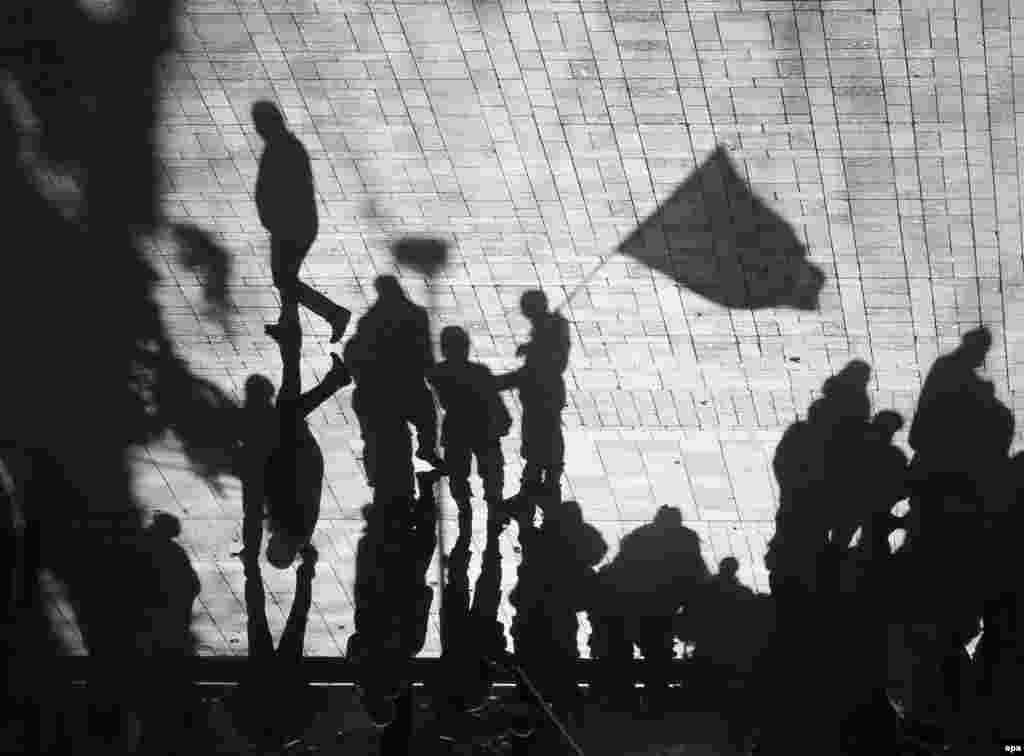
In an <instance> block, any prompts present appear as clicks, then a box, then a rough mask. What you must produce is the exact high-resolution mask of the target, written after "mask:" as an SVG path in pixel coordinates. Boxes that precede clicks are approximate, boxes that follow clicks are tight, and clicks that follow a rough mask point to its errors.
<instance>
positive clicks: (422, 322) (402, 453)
mask: <svg viewBox="0 0 1024 756" xmlns="http://www.w3.org/2000/svg"><path fill="white" fill-rule="evenodd" d="M374 286H375V288H376V290H377V300H376V301H375V302H374V303H373V305H371V306H370V308H369V310H367V312H366V314H364V315H363V317H361V318H360V319H359V322H358V323H357V324H356V330H355V333H354V334H353V335H352V337H351V338H350V339H349V340H348V342H347V343H346V344H345V349H344V355H345V364H346V366H347V367H348V369H349V370H350V371H351V373H352V376H353V378H354V379H355V383H356V387H355V390H354V391H353V394H352V409H353V411H354V412H355V414H356V417H357V418H358V420H359V430H360V433H361V435H362V438H363V466H364V468H365V470H366V478H367V483H368V484H369V485H370V486H372V487H373V488H374V489H375V496H376V495H380V496H382V497H384V498H385V499H388V498H403V497H405V498H408V497H410V496H412V494H413V462H412V450H411V444H412V439H411V437H410V435H409V425H412V426H413V427H414V428H415V429H416V436H417V451H416V456H417V457H419V458H420V459H423V460H425V461H427V462H430V463H431V464H433V465H435V466H438V465H440V464H441V460H440V455H439V454H438V451H437V442H438V439H437V408H436V406H435V404H434V397H433V394H431V392H430V389H429V387H428V386H427V383H426V378H427V375H428V373H429V371H430V370H431V369H432V368H433V367H434V363H435V360H434V352H433V346H432V345H431V341H430V319H429V316H428V315H427V311H426V310H425V309H423V308H422V307H421V306H419V305H418V304H416V303H415V302H413V301H411V300H410V299H409V297H408V296H407V295H406V293H405V291H404V290H403V289H402V287H401V284H400V283H399V282H398V280H397V279H396V278H395V277H394V276H390V275H383V276H378V277H377V279H376V280H375V281H374ZM406 447H410V448H409V449H408V451H407V450H406ZM378 468H380V469H381V470H386V471H387V472H386V474H383V475H378Z"/></svg>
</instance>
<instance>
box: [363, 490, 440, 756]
mask: <svg viewBox="0 0 1024 756" xmlns="http://www.w3.org/2000/svg"><path fill="white" fill-rule="evenodd" d="M416 477H417V484H418V487H419V496H418V497H417V498H416V499H410V498H405V499H404V500H395V499H385V498H384V495H383V494H382V493H381V491H380V490H379V489H378V490H376V491H375V492H374V498H373V501H372V502H370V503H369V504H367V505H366V506H365V507H364V508H363V516H364V518H365V522H366V527H365V529H364V531H363V535H362V537H361V538H360V539H359V545H358V546H357V548H356V579H355V630H356V632H355V633H354V634H353V635H352V636H351V637H350V638H349V641H348V649H347V653H346V656H347V658H348V659H349V661H350V662H351V663H352V664H353V666H354V669H355V675H356V678H357V685H358V687H359V691H360V695H361V698H362V703H363V707H364V709H365V710H366V712H367V714H368V715H369V716H370V719H371V720H372V721H373V723H374V726H376V727H377V728H378V730H379V731H380V734H381V747H382V749H383V750H382V752H384V753H404V752H406V750H403V749H408V745H409V738H410V737H411V735H412V732H411V728H412V722H411V717H412V710H411V695H412V688H411V685H410V682H409V670H408V663H409V660H410V659H412V658H413V657H415V656H416V655H417V654H418V653H419V652H420V651H421V650H422V649H423V645H424V643H425V642H426V634H427V623H428V620H429V616H430V606H431V604H432V602H433V591H432V590H431V588H430V587H429V586H428V584H427V570H428V568H429V566H430V561H431V558H432V557H433V554H434V550H435V548H436V546H437V536H436V524H437V520H436V517H437V502H436V499H435V494H434V486H435V485H436V483H437V481H438V480H439V479H440V473H438V472H437V471H436V470H435V471H431V472H424V473H418V474H417V476H416Z"/></svg>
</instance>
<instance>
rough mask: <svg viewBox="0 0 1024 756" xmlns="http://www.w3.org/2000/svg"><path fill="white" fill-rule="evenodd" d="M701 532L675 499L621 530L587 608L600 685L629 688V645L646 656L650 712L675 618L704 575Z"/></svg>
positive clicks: (616, 695)
mask: <svg viewBox="0 0 1024 756" xmlns="http://www.w3.org/2000/svg"><path fill="white" fill-rule="evenodd" d="M709 576H710V575H709V572H708V568H707V565H705V564H704V559H703V557H702V556H701V553H700V536H698V535H697V533H696V532H694V531H693V530H691V529H690V528H688V527H686V526H685V525H683V519H682V513H681V512H680V511H679V510H678V509H676V508H675V507H668V506H663V507H659V509H658V511H657V513H656V514H655V516H654V519H653V520H652V521H651V522H649V523H647V524H646V525H641V526H640V527H639V528H637V529H636V530H634V531H632V532H631V533H629V534H627V535H626V536H625V537H624V538H623V539H622V543H621V545H620V548H619V553H618V554H617V555H616V557H615V559H614V560H612V561H611V562H610V563H609V564H607V565H605V566H604V567H603V568H601V570H600V571H599V572H598V576H597V586H598V593H597V594H596V596H595V602H594V604H593V605H592V606H591V607H588V609H589V612H588V613H589V617H590V624H591V627H592V628H593V631H592V634H591V653H592V655H593V657H594V658H595V659H599V660H600V661H601V667H602V670H603V674H602V675H601V683H602V685H601V687H603V688H604V690H603V691H601V692H602V693H604V694H605V695H607V696H609V697H611V698H612V699H613V700H614V699H619V700H621V697H622V694H624V693H628V692H630V691H632V690H633V677H632V675H633V647H634V645H635V646H636V647H638V648H639V649H640V652H641V654H643V658H644V660H645V662H646V663H645V665H644V669H645V680H644V693H645V698H646V705H647V708H648V709H649V711H650V712H651V713H658V712H661V711H663V710H664V708H665V707H666V705H667V700H666V699H667V695H668V683H669V678H668V670H669V666H670V665H671V663H672V659H673V657H674V654H675V649H674V621H675V615H676V612H677V611H678V610H679V609H680V607H682V606H684V605H688V606H687V609H692V606H689V605H690V604H691V603H692V602H694V601H695V600H696V599H697V598H698V596H699V594H700V592H701V588H702V587H703V584H704V582H705V581H706V580H707V579H708V578H709Z"/></svg>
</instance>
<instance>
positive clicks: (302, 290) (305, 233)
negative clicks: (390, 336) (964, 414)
mask: <svg viewBox="0 0 1024 756" xmlns="http://www.w3.org/2000/svg"><path fill="white" fill-rule="evenodd" d="M252 121H253V125H254V126H255V127H256V133H257V134H259V135H260V137H261V138H262V139H263V141H264V142H265V143H266V148H265V149H264V150H263V155H262V156H261V157H260V165H259V173H258V174H257V176H256V192H255V195H256V196H255V198H256V209H257V210H258V211H259V217H260V223H262V224H263V227H264V228H266V229H267V231H269V232H270V270H271V274H272V275H273V280H274V286H276V287H277V289H278V291H279V292H280V294H281V303H282V306H281V319H280V320H279V322H278V324H277V325H276V326H274V325H271V326H268V327H267V332H268V333H270V334H271V335H273V334H272V332H273V331H274V329H275V328H277V327H280V326H287V325H290V324H289V322H288V320H287V319H289V318H292V317H294V318H296V319H297V318H298V309H297V308H298V305H299V304H301V305H303V306H304V307H306V308H308V309H309V310H311V311H313V312H315V313H316V314H317V315H319V316H320V317H321V318H323V319H324V320H326V321H327V322H328V323H329V324H330V326H331V343H332V344H334V343H337V342H338V341H341V337H342V336H343V335H344V333H345V328H346V327H347V326H348V322H349V319H350V318H351V316H352V313H351V312H349V311H348V310H347V309H345V308H344V307H342V306H340V305H338V304H335V303H334V302H332V301H331V300H330V299H328V298H327V297H326V296H324V295H323V294H321V293H320V292H318V291H317V290H316V289H314V288H312V287H311V286H309V285H308V284H306V283H304V282H302V281H301V280H299V269H300V268H301V267H302V263H303V261H304V260H305V259H306V255H307V254H309V249H310V247H312V246H313V242H314V241H315V240H316V235H317V232H318V231H319V219H318V217H317V208H316V189H315V187H314V185H313V170H312V167H311V165H310V161H309V155H308V153H307V152H306V148H305V147H303V146H302V142H300V141H299V140H298V138H297V137H296V136H295V135H294V134H293V133H291V132H290V131H289V130H288V128H287V127H286V126H285V122H284V115H283V114H282V113H281V111H280V110H279V109H278V107H277V106H276V105H274V104H273V103H272V102H268V101H266V100H261V101H259V102H256V103H254V104H253V106H252Z"/></svg>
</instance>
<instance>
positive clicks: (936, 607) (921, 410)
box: [902, 327, 1014, 742]
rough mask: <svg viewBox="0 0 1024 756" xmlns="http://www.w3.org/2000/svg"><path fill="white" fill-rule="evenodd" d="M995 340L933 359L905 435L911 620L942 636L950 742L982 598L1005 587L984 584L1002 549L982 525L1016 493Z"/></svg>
mask: <svg viewBox="0 0 1024 756" xmlns="http://www.w3.org/2000/svg"><path fill="white" fill-rule="evenodd" d="M991 344H992V335H991V333H990V331H989V330H988V328H986V327H980V328H976V329H974V330H972V331H969V332H968V333H966V334H964V335H963V337H962V339H961V344H960V345H959V346H958V347H957V348H956V349H955V350H953V352H951V353H949V354H946V355H943V356H941V357H939V358H938V359H937V360H936V361H935V364H934V365H933V366H932V368H931V370H930V371H929V373H928V376H927V378H926V379H925V382H924V385H923V386H922V388H921V395H920V397H919V399H918V405H917V410H916V412H915V414H914V420H913V422H912V423H911V426H910V434H909V439H908V440H909V443H910V446H911V448H912V449H913V450H914V457H913V460H912V462H911V466H910V485H911V490H912V495H911V498H910V512H909V515H908V517H909V527H908V533H907V540H906V543H905V545H904V549H903V551H904V552H905V553H904V554H903V555H902V556H903V559H902V562H903V563H904V564H905V565H907V567H908V569H909V575H910V576H911V585H915V584H916V585H917V586H918V593H917V601H916V602H915V605H916V606H917V607H918V610H919V611H918V616H917V617H916V618H914V619H916V620H917V622H918V623H919V624H925V625H930V626H932V627H933V628H934V630H935V632H936V633H937V642H936V643H935V644H934V645H933V646H932V649H931V650H932V652H933V654H934V657H939V658H933V660H934V663H935V664H936V665H937V666H938V667H940V669H941V687H942V701H941V702H936V703H935V707H936V709H937V711H936V712H935V713H934V714H933V715H932V716H934V717H935V718H938V719H941V720H942V727H943V729H944V730H945V732H944V735H943V737H944V738H945V739H946V741H947V742H951V741H954V740H957V739H959V738H962V737H965V736H966V734H967V733H966V730H967V729H969V727H970V725H969V723H968V713H969V712H968V709H969V708H970V704H971V703H972V701H971V700H970V693H969V688H970V687H971V686H970V685H968V684H967V682H968V678H967V676H968V674H969V671H970V668H971V665H970V659H969V657H968V655H967V652H966V649H965V646H966V644H967V642H968V641H969V640H970V639H971V638H972V637H974V636H975V635H977V633H978V630H979V625H980V621H981V619H982V616H983V615H984V613H985V604H986V601H989V602H990V605H991V599H992V598H993V597H994V596H995V595H997V594H998V593H999V592H1000V586H998V585H996V586H992V585H988V583H989V582H991V580H992V578H993V577H996V576H998V575H999V574H1000V571H999V569H998V567H997V563H996V561H995V558H996V557H997V556H998V553H999V551H1000V550H999V549H998V548H993V545H994V542H993V538H992V531H991V529H990V528H989V527H986V523H988V522H990V521H992V519H993V516H994V515H996V514H997V513H999V512H1007V511H1009V510H1010V509H1011V507H1012V503H1011V501H1010V500H1011V499H1012V498H1013V494H1014V492H1013V486H1012V485H1011V467H1010V460H1009V450H1010V445H1011V443H1012V440H1013V432H1014V418H1013V413H1012V412H1011V411H1010V410H1009V408H1007V407H1006V406H1005V405H1004V404H1003V403H1002V402H1001V401H1000V400H999V399H998V398H997V396H996V393H995V386H994V385H993V383H992V382H991V381H989V380H986V379H984V378H982V377H981V376H979V375H978V372H977V371H978V370H979V369H980V368H982V367H983V365H984V362H985V357H986V355H987V353H988V351H989V348H990V347H991ZM964 440H966V443H964ZM915 577H916V580H914V579H913V578H915ZM925 588H927V590H924V589H925Z"/></svg>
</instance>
